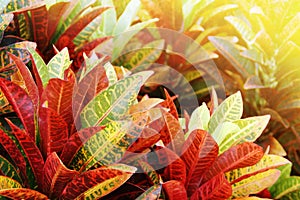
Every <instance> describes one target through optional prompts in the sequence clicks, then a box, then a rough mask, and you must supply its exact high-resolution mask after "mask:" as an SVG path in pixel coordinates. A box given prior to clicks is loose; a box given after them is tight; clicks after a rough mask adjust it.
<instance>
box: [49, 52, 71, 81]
mask: <svg viewBox="0 0 300 200" xmlns="http://www.w3.org/2000/svg"><path fill="white" fill-rule="evenodd" d="M71 63H72V61H70V57H69V52H68V48H67V47H65V48H63V49H62V50H61V51H60V52H59V53H58V54H56V55H55V56H54V57H53V58H52V59H51V60H50V61H49V63H48V64H47V68H48V71H49V77H50V78H60V79H64V72H65V70H66V69H67V68H68V67H69V66H70V64H71Z"/></svg>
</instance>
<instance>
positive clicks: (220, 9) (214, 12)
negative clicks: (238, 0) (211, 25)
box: [201, 4, 238, 25]
mask: <svg viewBox="0 0 300 200" xmlns="http://www.w3.org/2000/svg"><path fill="white" fill-rule="evenodd" d="M235 8H238V5H236V4H226V5H223V6H219V7H213V9H211V10H209V11H207V12H205V13H204V14H203V20H202V21H201V24H203V25H204V24H206V23H207V22H209V21H211V20H213V19H214V17H215V16H217V15H219V14H221V13H222V12H228V11H230V10H232V9H235Z"/></svg>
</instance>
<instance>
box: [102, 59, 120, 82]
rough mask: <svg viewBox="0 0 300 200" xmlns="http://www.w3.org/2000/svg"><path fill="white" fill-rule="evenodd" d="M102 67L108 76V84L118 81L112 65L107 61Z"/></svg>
mask: <svg viewBox="0 0 300 200" xmlns="http://www.w3.org/2000/svg"><path fill="white" fill-rule="evenodd" d="M104 69H105V72H106V76H107V78H108V82H109V86H111V85H113V84H115V83H116V82H117V81H118V77H117V74H116V71H115V69H114V66H113V65H112V64H111V63H110V62H108V63H106V64H105V65H104Z"/></svg>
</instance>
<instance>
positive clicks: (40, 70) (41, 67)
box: [28, 48, 50, 87]
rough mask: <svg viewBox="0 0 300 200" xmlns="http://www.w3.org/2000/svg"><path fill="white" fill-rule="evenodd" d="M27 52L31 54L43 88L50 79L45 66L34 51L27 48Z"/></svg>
mask: <svg viewBox="0 0 300 200" xmlns="http://www.w3.org/2000/svg"><path fill="white" fill-rule="evenodd" d="M28 51H29V52H30V53H31V56H32V59H33V62H34V65H35V66H36V69H37V72H38V74H39V75H40V78H41V81H42V83H43V86H44V87H45V86H46V85H47V84H48V81H49V79H50V75H49V72H48V68H47V65H46V64H45V62H44V60H43V58H42V57H41V56H40V55H39V54H38V53H37V52H36V51H35V50H34V49H32V48H28Z"/></svg>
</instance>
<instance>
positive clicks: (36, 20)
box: [30, 6, 49, 49]
mask: <svg viewBox="0 0 300 200" xmlns="http://www.w3.org/2000/svg"><path fill="white" fill-rule="evenodd" d="M30 14H31V25H32V29H33V30H32V32H33V39H34V41H36V43H37V46H38V48H39V49H44V48H45V47H46V45H47V43H48V40H49V39H48V34H47V28H48V14H49V13H48V11H47V8H46V6H41V7H38V8H35V9H32V10H30Z"/></svg>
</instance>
